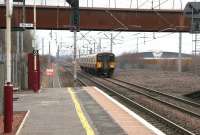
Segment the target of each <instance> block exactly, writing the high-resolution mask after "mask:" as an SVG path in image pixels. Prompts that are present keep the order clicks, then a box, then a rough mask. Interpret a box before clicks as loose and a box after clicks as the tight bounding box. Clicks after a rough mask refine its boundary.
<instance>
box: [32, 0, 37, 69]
mask: <svg viewBox="0 0 200 135" xmlns="http://www.w3.org/2000/svg"><path fill="white" fill-rule="evenodd" d="M33 15H34V20H33V21H34V22H33V23H34V39H33V40H34V50H35V51H36V50H37V44H36V3H35V0H34V9H33ZM34 70H37V55H34Z"/></svg>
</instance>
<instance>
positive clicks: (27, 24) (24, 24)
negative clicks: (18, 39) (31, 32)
mask: <svg viewBox="0 0 200 135" xmlns="http://www.w3.org/2000/svg"><path fill="white" fill-rule="evenodd" d="M19 27H22V28H33V24H32V23H20V24H19Z"/></svg>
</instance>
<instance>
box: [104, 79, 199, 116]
mask: <svg viewBox="0 0 200 135" xmlns="http://www.w3.org/2000/svg"><path fill="white" fill-rule="evenodd" d="M104 80H106V81H109V82H111V83H113V84H115V85H118V86H119V87H123V88H126V89H129V90H130V91H133V92H136V93H139V94H141V95H144V96H147V97H149V98H151V99H154V100H156V101H159V102H162V103H164V104H166V105H169V106H171V107H174V108H176V109H178V110H180V111H182V112H186V113H188V114H191V115H192V116H195V117H197V118H199V119H200V104H198V103H195V102H192V101H189V100H186V99H183V98H179V97H175V96H172V95H170V94H166V93H162V92H159V91H156V90H153V89H149V88H146V87H143V86H140V85H137V84H132V83H128V82H125V81H122V80H118V79H104Z"/></svg>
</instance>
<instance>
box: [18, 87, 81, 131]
mask: <svg viewBox="0 0 200 135" xmlns="http://www.w3.org/2000/svg"><path fill="white" fill-rule="evenodd" d="M16 96H17V97H19V100H18V101H16V102H15V103H14V110H30V115H29V117H28V118H27V121H26V122H25V124H24V127H23V128H22V130H21V132H20V135H64V134H70V135H85V130H84V129H83V127H82V125H81V123H80V121H79V118H78V116H77V115H76V111H75V109H74V104H73V103H72V100H71V97H70V95H69V93H68V91H67V89H66V88H51V89H45V90H42V91H41V93H39V94H35V93H32V92H29V93H27V92H26V93H24V94H18V95H16Z"/></svg>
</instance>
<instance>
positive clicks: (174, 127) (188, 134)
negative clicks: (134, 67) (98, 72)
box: [69, 70, 200, 135]
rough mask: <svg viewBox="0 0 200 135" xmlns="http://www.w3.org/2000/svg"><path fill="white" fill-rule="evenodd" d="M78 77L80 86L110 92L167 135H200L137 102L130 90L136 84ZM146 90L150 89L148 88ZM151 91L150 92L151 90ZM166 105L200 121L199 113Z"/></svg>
mask: <svg viewBox="0 0 200 135" xmlns="http://www.w3.org/2000/svg"><path fill="white" fill-rule="evenodd" d="M69 71H70V70H69ZM70 72H71V71H70ZM78 76H79V80H78V81H79V82H80V84H82V85H84V86H88V85H90V86H91V85H94V84H95V85H96V86H97V87H100V88H101V89H103V90H104V91H106V92H108V93H109V94H110V95H111V96H113V97H114V98H117V100H120V101H121V102H122V103H125V105H126V106H127V107H129V108H131V109H132V110H133V111H134V112H136V113H138V114H139V115H141V116H142V117H143V118H144V119H146V120H147V121H149V122H150V123H152V124H153V125H155V126H156V127H157V128H159V129H161V130H162V131H163V132H165V133H166V134H169V135H171V134H172V135H175V134H176V135H178V134H180V135H197V134H198V133H199V132H198V131H195V130H193V129H192V130H191V129H188V127H187V126H185V125H184V124H181V123H177V122H174V121H173V120H170V119H168V118H166V117H165V116H163V115H162V114H159V113H157V112H156V111H153V110H152V109H150V108H149V107H147V106H145V105H141V103H140V102H138V101H137V100H135V99H134V98H133V97H131V96H130V95H131V94H130V90H131V89H132V88H130V87H133V85H134V84H129V83H126V82H123V81H121V83H120V80H119V81H118V80H115V79H114V80H113V79H102V78H96V77H93V76H91V75H89V74H87V75H86V74H83V73H81V72H79V73H78ZM108 82H109V83H112V85H115V87H113V86H112V87H111V86H110V85H108V84H107V83H108ZM122 83H124V84H122ZM125 85H126V86H125ZM127 85H129V86H127ZM116 87H117V88H118V89H121V88H123V89H127V90H128V91H129V94H127V93H124V92H122V91H123V90H121V91H119V90H116ZM139 88H140V89H141V88H142V87H139ZM146 89H148V88H146ZM131 91H132V90H131ZM149 91H150V89H149ZM132 92H133V91H132ZM136 93H137V92H136ZM149 93H150V95H151V96H153V97H156V95H155V93H156V94H159V93H160V92H156V91H155V93H153V92H149ZM140 94H141V93H140ZM146 94H147V93H146ZM128 95H129V96H128ZM160 95H162V96H165V93H162V94H160ZM160 95H157V97H159V98H163V97H160ZM145 96H146V95H145ZM147 97H148V96H147ZM166 97H168V98H169V97H171V96H170V95H167V96H166ZM166 97H165V98H166ZM172 99H173V100H175V99H176V98H175V97H173V96H172ZM154 100H155V99H154ZM157 100H158V99H157ZM159 100H160V99H159ZM159 100H158V101H159ZM178 101H179V102H183V103H186V104H189V105H190V107H192V106H193V105H194V106H195V107H197V108H198V107H199V104H196V103H194V104H193V102H190V101H188V100H184V99H183V100H182V99H179V98H178ZM159 102H161V103H163V101H159ZM164 104H165V105H168V106H171V107H173V109H175V108H176V109H177V110H178V111H180V112H183V113H185V114H186V115H190V116H191V117H195V118H197V119H200V115H199V114H198V113H195V112H192V111H191V110H187V109H185V108H182V107H179V106H178V105H176V104H169V103H167V104H166V103H164ZM193 109H194V108H193ZM197 110H198V109H197Z"/></svg>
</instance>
